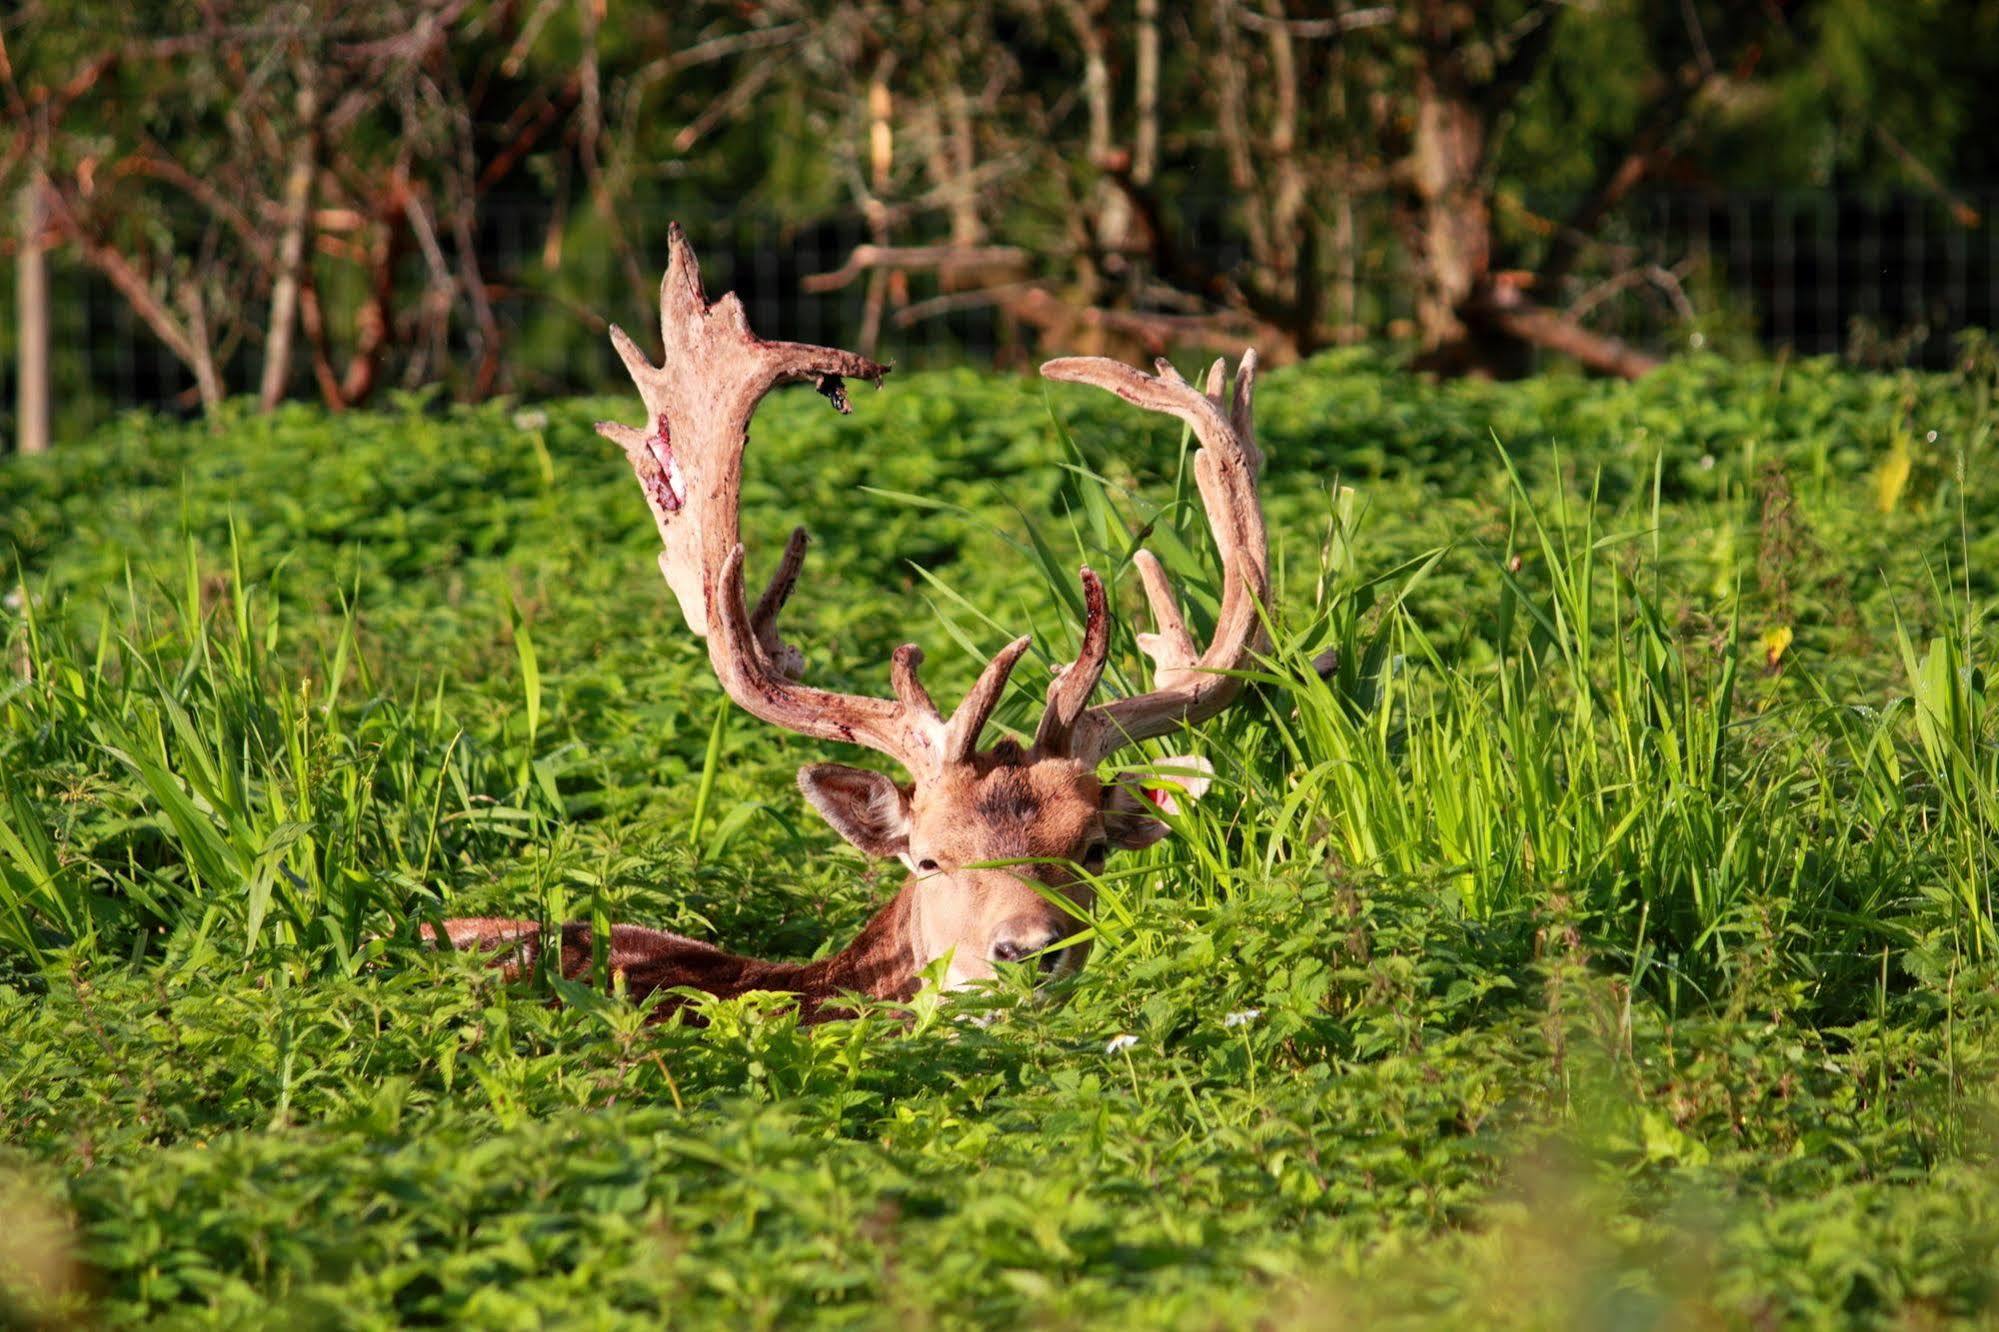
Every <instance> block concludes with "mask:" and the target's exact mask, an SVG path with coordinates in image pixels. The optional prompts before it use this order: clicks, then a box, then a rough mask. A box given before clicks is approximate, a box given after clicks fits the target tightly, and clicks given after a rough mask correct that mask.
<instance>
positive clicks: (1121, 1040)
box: [1104, 1034, 1138, 1054]
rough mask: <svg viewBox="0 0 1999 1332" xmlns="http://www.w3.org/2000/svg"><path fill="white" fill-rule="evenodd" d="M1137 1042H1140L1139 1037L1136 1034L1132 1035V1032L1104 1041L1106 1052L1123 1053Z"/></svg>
mask: <svg viewBox="0 0 1999 1332" xmlns="http://www.w3.org/2000/svg"><path fill="white" fill-rule="evenodd" d="M1137 1044H1138V1037H1136V1036H1132V1035H1130V1034H1125V1035H1121V1036H1113V1037H1111V1038H1110V1040H1108V1041H1106V1042H1105V1043H1104V1053H1105V1054H1123V1053H1124V1052H1125V1051H1126V1050H1129V1049H1131V1047H1132V1046H1134V1045H1137Z"/></svg>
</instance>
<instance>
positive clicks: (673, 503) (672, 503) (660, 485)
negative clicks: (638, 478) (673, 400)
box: [643, 412, 687, 513]
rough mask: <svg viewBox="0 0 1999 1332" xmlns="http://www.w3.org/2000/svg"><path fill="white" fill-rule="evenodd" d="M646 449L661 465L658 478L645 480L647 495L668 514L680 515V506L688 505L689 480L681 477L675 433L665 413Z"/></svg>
mask: <svg viewBox="0 0 1999 1332" xmlns="http://www.w3.org/2000/svg"><path fill="white" fill-rule="evenodd" d="M646 448H647V449H649V450H650V451H651V452H652V456H653V460H654V461H655V462H657V463H658V464H659V475H658V477H656V478H643V479H644V480H645V482H646V494H647V495H648V496H650V497H651V499H652V501H653V503H655V504H657V505H659V506H660V507H661V508H662V509H665V510H666V511H667V512H668V513H679V512H680V506H681V505H683V504H685V503H687V478H686V477H684V476H682V475H681V473H680V463H679V462H678V461H677V460H676V459H675V458H674V456H673V431H672V430H671V429H670V428H669V427H668V426H667V424H666V413H665V412H661V413H660V414H659V424H658V425H657V426H656V427H655V428H654V430H653V433H652V434H650V435H648V436H647V437H646Z"/></svg>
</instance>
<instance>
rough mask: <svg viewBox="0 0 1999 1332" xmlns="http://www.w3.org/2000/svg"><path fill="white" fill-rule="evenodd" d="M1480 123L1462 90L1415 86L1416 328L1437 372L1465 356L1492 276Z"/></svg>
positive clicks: (1430, 82)
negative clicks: (1473, 308)
mask: <svg viewBox="0 0 1999 1332" xmlns="http://www.w3.org/2000/svg"><path fill="white" fill-rule="evenodd" d="M1485 149H1486V139H1485V122H1484V119H1483V117H1481V116H1480V115H1479V112H1478V108H1477V107H1476V106H1475V105H1473V103H1472V101H1471V99H1470V98H1469V97H1468V96H1467V95H1465V93H1464V92H1463V91H1462V90H1456V89H1452V88H1450V87H1447V86H1446V85H1445V83H1444V82H1443V80H1441V79H1440V78H1439V77H1438V76H1437V75H1436V74H1435V73H1432V72H1430V71H1424V72H1423V73H1421V74H1419V75H1418V76H1417V80H1416V124H1415V136H1414V140H1413V142H1412V143H1411V145H1410V157H1409V162H1408V165H1407V169H1408V173H1409V186H1410V193H1411V194H1412V195H1413V196H1414V211H1415V217H1414V219H1413V229H1414V237H1413V239H1414V249H1415V258H1416V327H1417V330H1418V332H1419V333H1420V334H1421V335H1422V338H1423V354H1424V358H1425V360H1426V361H1433V362H1436V363H1437V364H1438V368H1454V369H1455V368H1461V367H1458V366H1455V365H1454V364H1452V363H1453V362H1455V361H1456V360H1458V359H1459V358H1461V357H1463V356H1464V354H1465V353H1466V352H1467V351H1468V350H1470V348H1469V344H1470V342H1471V339H1472V330H1471V328H1470V326H1469V325H1468V324H1467V323H1466V322H1465V318H1464V311H1465V309H1466V307H1467V306H1469V305H1470V304H1471V301H1472V298H1473V296H1474V294H1475V293H1477V291H1478V290H1479V288H1480V287H1481V285H1483V283H1484V282H1485V280H1486V277H1487V274H1488V273H1489V272H1490V271H1491V268H1492V213H1491V209H1490V206H1489V205H1488V203H1487V200H1486V197H1485V191H1484V190H1483V189H1482V188H1481V184H1480V176H1481V175H1482V174H1483V172H1484V168H1485Z"/></svg>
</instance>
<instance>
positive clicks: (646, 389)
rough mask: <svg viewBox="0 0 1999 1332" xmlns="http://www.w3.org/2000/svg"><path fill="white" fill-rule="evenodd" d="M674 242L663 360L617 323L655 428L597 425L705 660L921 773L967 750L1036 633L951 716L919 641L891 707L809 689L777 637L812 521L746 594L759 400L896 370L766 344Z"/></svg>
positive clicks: (662, 290) (787, 725)
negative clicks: (747, 472) (788, 385)
mask: <svg viewBox="0 0 1999 1332" xmlns="http://www.w3.org/2000/svg"><path fill="white" fill-rule="evenodd" d="M667 246H668V252H669V259H668V264H667V270H666V276H665V278H664V279H663V280H662V281H661V282H660V287H659V307H660V336H661V338H662V339H663V341H664V343H665V353H666V355H665V359H664V361H663V363H662V364H660V365H657V366H655V365H654V364H652V362H651V361H649V360H648V359H647V358H646V355H645V353H644V352H642V351H640V350H639V348H638V346H637V344H635V343H634V342H633V341H632V340H631V338H629V337H627V336H626V335H625V332H624V330H622V329H620V328H617V327H613V328H612V329H611V345H612V346H614V347H616V348H617V350H618V355H619V356H620V357H621V358H623V360H624V363H625V368H626V370H628V371H629V372H630V373H631V376H632V381H633V382H634V383H635V384H637V385H638V389H639V394H640V396H641V397H643V398H644V399H645V406H646V420H647V425H646V426H645V427H644V428H634V427H632V426H627V425H620V424H618V423H616V422H611V421H600V422H598V424H597V432H598V433H599V434H601V435H603V436H604V437H605V438H606V439H609V440H612V441H613V442H615V443H617V444H618V445H620V446H621V447H622V448H623V449H624V450H625V456H626V458H627V459H628V460H629V461H630V462H631V465H632V470H633V472H635V473H636V474H637V476H638V479H639V485H640V488H641V489H642V490H643V491H644V492H645V497H646V504H647V506H648V507H649V508H651V510H652V516H653V521H654V523H655V524H656V525H657V526H658V528H659V535H660V540H661V542H662V543H663V544H664V546H665V549H664V550H663V551H662V552H661V553H660V557H659V567H660V572H661V573H663V574H664V575H665V576H666V581H667V584H668V586H670V587H671V588H672V589H673V593H674V596H675V598H676V599H677V600H678V601H679V603H680V610H681V614H682V615H683V616H684V617H685V619H686V620H687V624H688V627H689V628H690V629H692V630H693V631H694V632H695V633H696V634H697V635H699V636H702V637H705V638H706V639H707V640H708V660H709V663H710V665H712V666H713V668H714V671H715V674H716V677H717V678H718V679H719V680H720V681H721V684H722V687H723V689H724V690H726V691H727V692H728V694H729V697H731V698H733V699H734V700H735V701H736V702H737V703H738V704H740V705H741V706H742V707H743V708H744V709H745V710H747V711H748V712H750V713H752V714H753V715H755V716H757V717H760V718H762V719H763V720H764V721H767V722H770V723H771V724H773V725H775V726H780V727H783V728H784V729H786V730H790V731H796V732H797V733H799V734H801V735H809V736H813V737H815V738H817V739H821V740H843V741H848V742H850V743H853V744H859V745H864V746H866V747H867V748H870V749H874V750H878V751H879V752H881V753H884V754H887V755H888V756H890V757H891V758H893V759H895V760H896V761H897V762H898V763H900V764H902V766H903V767H905V768H907V769H908V770H909V771H910V772H911V773H912V774H916V775H923V774H925V773H929V772H932V771H935V770H936V769H937V768H939V767H940V766H942V765H944V764H946V763H949V762H952V761H957V760H962V759H964V758H969V757H970V755H971V754H972V753H973V752H974V751H975V750H976V748H977V745H978V739H979V732H980V731H981V730H983V729H984V727H985V723H986V720H987V718H989V717H990V716H991V715H992V711H993V708H994V707H995V706H996V705H997V704H998V702H999V699H1000V695H1001V694H1002V693H1003V692H1004V691H1005V688H1006V681H1007V677H1008V675H1009V674H1010V673H1011V672H1012V670H1013V667H1014V664H1015V663H1016V662H1018V661H1019V660H1020V656H1021V654H1022V653H1023V652H1025V651H1026V650H1027V645H1028V640H1027V639H1025V638H1021V639H1017V640H1015V641H1014V642H1013V643H1010V644H1008V645H1007V646H1006V647H1005V648H1002V649H1001V650H1000V652H999V653H998V654H997V655H996V656H994V657H993V659H992V660H991V661H990V662H989V663H988V664H987V666H986V668H985V670H984V672H983V673H982V674H981V675H980V677H979V680H978V683H977V684H976V685H974V686H973V688H972V691H971V693H970V694H968V695H967V696H966V698H965V701H964V702H963V703H962V704H961V705H960V706H959V708H958V710H957V711H956V712H955V713H954V714H952V716H951V717H950V718H949V719H948V720H947V719H945V718H944V717H943V716H942V715H941V714H940V713H939V712H938V710H937V708H936V705H935V704H934V703H932V702H931V699H930V695H929V693H928V692H927V691H925V689H924V688H923V685H922V682H921V681H920V680H919V679H918V678H917V673H916V671H917V667H918V665H919V664H920V663H921V662H922V660H923V653H922V652H921V650H920V649H918V648H917V647H916V646H915V645H914V644H909V645H905V646H904V647H901V648H899V649H897V651H896V653H895V657H894V661H893V665H892V669H891V672H890V675H891V682H892V684H893V687H894V692H895V699H894V700H893V701H891V700H889V699H882V698H870V697H865V696H861V695H855V694H840V693H834V692H831V691H829V690H824V689H815V688H812V687H811V686H809V685H802V684H799V683H798V680H799V678H800V677H801V676H802V674H803V673H804V667H805V657H804V654H803V653H802V652H801V651H799V649H798V648H796V647H794V646H793V645H791V644H789V643H786V642H785V641H784V640H783V638H782V637H780V636H779V634H778V630H777V615H778V612H779V611H780V610H781V609H782V608H783V606H784V603H785V601H786V599H787V598H789V597H790V595H791V592H792V589H793V588H794V587H795V586H796V585H797V582H798V576H799V573H800V571H801V570H802V569H803V567H804V563H805V546H806V537H805V531H804V529H803V528H800V529H798V530H796V531H794V532H793V533H792V534H791V538H790V540H789V541H787V542H786V544H785V549H784V554H783V556H782V558H781V559H780V560H779V562H778V567H777V571H776V572H775V573H774V574H773V575H772V576H771V579H770V582H769V585H768V586H767V587H766V589H765V591H764V594H763V596H762V597H760V598H759V599H758V601H757V604H756V607H755V609H754V610H752V609H750V608H749V606H748V604H747V602H746V600H745V597H744V593H743V559H744V556H743V545H742V540H741V533H740V530H739V522H740V516H739V512H738V504H739V499H740V492H741V487H742V472H743V448H744V446H745V445H746V444H747V443H748V440H749V424H750V417H751V416H752V415H753V414H754V413H755V412H756V409H757V404H758V403H760V402H761V401H762V400H763V397H764V395H765V394H766V393H768V392H770V390H771V389H772V388H774V387H776V386H777V385H778V384H780V383H784V382H786V381H791V380H811V381H815V382H816V383H817V384H818V387H819V392H820V393H822V394H824V395H825V396H826V398H827V399H828V400H829V401H831V403H832V404H833V406H834V408H835V409H836V410H838V411H840V412H843V413H845V412H849V411H851V410H852V407H851V406H850V404H849V403H848V401H847V394H846V388H845V385H844V382H843V381H844V380H846V379H868V380H872V381H874V383H875V384H876V386H877V387H879V386H880V384H881V379H882V376H883V375H885V374H887V373H888V369H889V367H887V366H884V365H878V364H876V363H875V362H874V361H871V360H869V359H867V358H866V357H864V356H857V355H855V354H854V353H852V352H845V351H836V350H834V349H832V348H829V347H813V346H808V345H806V344H803V343H796V342H765V341H763V340H762V339H761V338H759V337H757V336H756V334H754V333H753V332H751V331H750V326H749V320H748V318H747V317H746V316H745V314H744V312H743V305H742V302H741V301H740V300H739V299H737V297H736V296H735V295H733V294H730V295H726V296H723V297H722V298H721V299H720V300H718V301H716V302H714V303H713V304H712V305H711V304H710V303H709V301H708V298H707V295H706V293H705V292H704V291H703V290H702V287H701V273H700V268H699V266H698V264H697V262H696V260H695V257H694V249H693V247H692V246H691V245H689V244H688V242H687V237H686V236H685V235H683V234H682V232H681V230H680V228H679V226H677V225H675V226H672V227H670V228H669V229H668V233H667ZM1098 599H1099V600H1101V591H1099V594H1098Z"/></svg>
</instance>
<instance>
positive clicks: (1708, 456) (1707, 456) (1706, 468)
mask: <svg viewBox="0 0 1999 1332" xmlns="http://www.w3.org/2000/svg"><path fill="white" fill-rule="evenodd" d="M1701 470H1702V471H1703V472H1712V471H1713V470H1714V455H1713V454H1712V453H1703V454H1702V455H1701Z"/></svg>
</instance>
